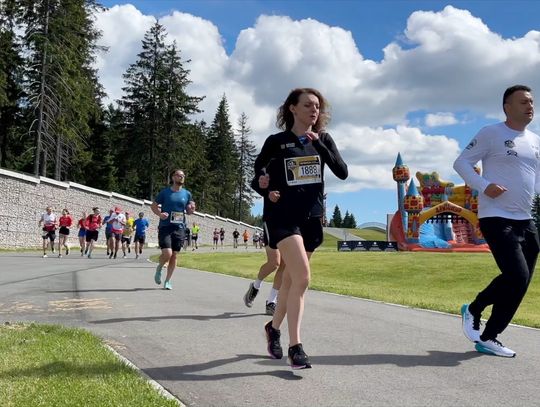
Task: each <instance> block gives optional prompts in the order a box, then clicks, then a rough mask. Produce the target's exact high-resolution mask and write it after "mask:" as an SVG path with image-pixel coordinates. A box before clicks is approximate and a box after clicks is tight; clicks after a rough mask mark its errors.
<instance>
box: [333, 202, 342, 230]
mask: <svg viewBox="0 0 540 407" xmlns="http://www.w3.org/2000/svg"><path fill="white" fill-rule="evenodd" d="M342 223H343V220H342V218H341V211H340V210H339V206H337V205H336V206H335V208H334V213H333V215H332V219H330V226H332V227H335V228H340V227H341V226H342Z"/></svg>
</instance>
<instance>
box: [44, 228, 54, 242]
mask: <svg viewBox="0 0 540 407" xmlns="http://www.w3.org/2000/svg"><path fill="white" fill-rule="evenodd" d="M41 237H42V238H43V240H47V239H49V240H50V241H51V242H53V241H54V239H55V238H56V231H54V230H45V228H43V234H42V235H41Z"/></svg>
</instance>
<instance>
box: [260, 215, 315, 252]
mask: <svg viewBox="0 0 540 407" xmlns="http://www.w3.org/2000/svg"><path fill="white" fill-rule="evenodd" d="M264 231H265V233H266V237H267V238H268V246H270V248H271V249H277V248H278V247H277V244H278V243H279V242H281V241H282V240H283V239H285V238H287V237H289V236H293V235H300V236H302V239H303V240H304V248H305V249H306V252H314V251H315V249H316V248H317V247H319V246H320V245H321V243H322V242H323V228H322V218H306V219H304V220H303V221H300V222H294V223H286V222H283V221H279V220H278V221H272V220H269V221H266V222H265V223H264Z"/></svg>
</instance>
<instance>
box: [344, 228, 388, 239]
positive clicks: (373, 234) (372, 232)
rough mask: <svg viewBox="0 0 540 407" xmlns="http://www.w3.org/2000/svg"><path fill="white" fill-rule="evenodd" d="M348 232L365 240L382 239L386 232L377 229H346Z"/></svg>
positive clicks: (384, 237)
mask: <svg viewBox="0 0 540 407" xmlns="http://www.w3.org/2000/svg"><path fill="white" fill-rule="evenodd" d="M346 230H347V232H348V233H350V234H352V235H355V236H358V237H361V238H362V239H365V240H384V241H386V233H385V232H382V231H380V230H377V229H346Z"/></svg>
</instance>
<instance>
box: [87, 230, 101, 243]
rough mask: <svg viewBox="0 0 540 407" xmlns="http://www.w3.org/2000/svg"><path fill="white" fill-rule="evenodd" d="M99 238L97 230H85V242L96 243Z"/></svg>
mask: <svg viewBox="0 0 540 407" xmlns="http://www.w3.org/2000/svg"><path fill="white" fill-rule="evenodd" d="M98 236H99V231H98V230H87V231H86V241H87V242H91V241H92V240H93V241H94V242H97V240H98Z"/></svg>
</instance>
